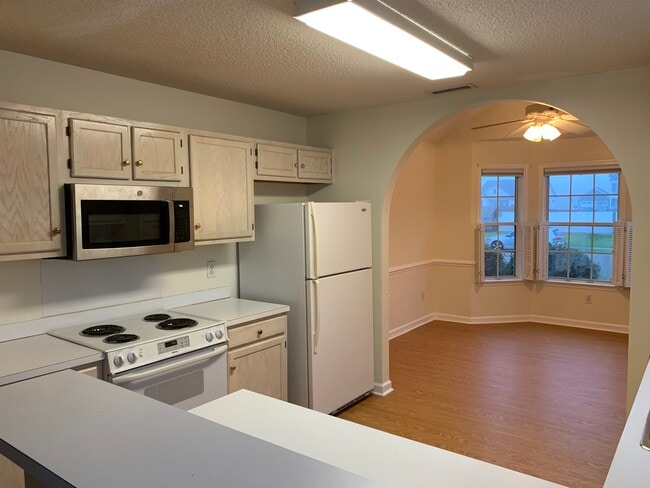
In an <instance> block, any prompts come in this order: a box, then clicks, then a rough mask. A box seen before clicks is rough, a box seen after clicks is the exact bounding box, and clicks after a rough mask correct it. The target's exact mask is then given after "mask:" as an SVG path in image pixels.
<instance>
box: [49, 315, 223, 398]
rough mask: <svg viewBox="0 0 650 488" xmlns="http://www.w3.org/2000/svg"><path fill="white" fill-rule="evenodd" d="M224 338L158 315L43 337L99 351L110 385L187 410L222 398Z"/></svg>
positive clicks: (194, 321)
mask: <svg viewBox="0 0 650 488" xmlns="http://www.w3.org/2000/svg"><path fill="white" fill-rule="evenodd" d="M226 333H227V332H226V326H225V323H224V322H221V321H217V320H213V319H207V318H204V317H197V316H192V315H186V314H179V313H175V312H169V311H166V310H162V311H157V312H156V313H151V314H148V315H138V316H130V317H123V318H120V319H112V320H110V321H108V322H101V323H100V322H98V323H96V324H88V325H87V326H75V327H67V328H62V329H56V330H52V331H50V332H49V335H52V336H54V337H58V338H60V339H64V340H66V341H70V342H74V343H76V344H80V345H82V346H86V347H90V348H92V349H96V350H98V351H102V352H103V353H104V354H105V368H106V371H107V379H108V381H110V382H111V383H114V384H116V385H120V386H123V387H125V388H128V389H129V390H132V391H136V392H138V393H142V394H144V395H146V396H148V397H151V398H154V399H157V400H160V401H162V402H165V403H167V404H170V405H175V406H177V407H179V408H182V409H185V410H189V409H190V408H194V407H197V406H199V405H202V404H204V403H207V402H209V401H212V400H215V399H216V398H219V397H221V396H224V395H226V394H227V393H228V388H227V359H226V349H227V348H226V341H227V336H226Z"/></svg>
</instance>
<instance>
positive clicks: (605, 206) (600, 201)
mask: <svg viewBox="0 0 650 488" xmlns="http://www.w3.org/2000/svg"><path fill="white" fill-rule="evenodd" d="M617 209H618V196H597V197H596V198H595V203H594V210H595V212H594V221H595V222H616V220H617V219H618V211H617Z"/></svg>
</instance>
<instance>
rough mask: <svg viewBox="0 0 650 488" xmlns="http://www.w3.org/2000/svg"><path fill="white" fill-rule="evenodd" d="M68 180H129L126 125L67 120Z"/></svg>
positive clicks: (128, 147)
mask: <svg viewBox="0 0 650 488" xmlns="http://www.w3.org/2000/svg"><path fill="white" fill-rule="evenodd" d="M69 124H70V125H69V131H68V132H69V134H70V176H72V177H75V178H79V177H81V178H109V179H115V180H130V179H131V137H130V133H129V127H128V125H126V124H124V125H120V124H112V123H107V122H96V121H92V120H80V119H70V122H69Z"/></svg>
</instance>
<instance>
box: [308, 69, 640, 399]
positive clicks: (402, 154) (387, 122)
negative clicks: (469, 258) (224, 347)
mask: <svg viewBox="0 0 650 488" xmlns="http://www.w3.org/2000/svg"><path fill="white" fill-rule="evenodd" d="M517 99H519V100H534V101H539V102H543V103H547V104H549V105H553V106H558V107H562V108H563V109H565V110H567V111H568V112H570V113H572V114H574V115H575V116H577V117H578V118H579V119H580V120H582V121H584V122H585V123H586V124H587V125H589V126H590V127H591V128H592V129H593V130H594V131H595V132H596V134H597V135H598V136H599V137H600V138H601V139H602V140H603V142H604V144H605V145H606V146H607V147H608V148H609V149H610V150H611V152H612V153H613V154H614V156H615V158H616V159H617V160H618V162H619V163H620V165H621V167H622V169H623V173H624V174H625V176H626V178H627V181H628V183H629V189H630V196H631V201H632V208H633V209H634V214H635V235H634V248H635V251H636V252H635V257H634V261H633V270H634V278H633V285H634V286H633V288H632V291H631V299H630V354H629V374H628V381H629V388H628V395H629V398H630V399H631V398H633V395H634V393H635V392H636V389H637V387H638V385H639V382H640V379H641V375H642V372H643V369H644V367H645V364H646V362H647V360H648V356H649V355H650V328H649V327H647V325H646V322H647V316H648V315H650V302H648V300H647V299H646V298H645V297H646V296H647V295H648V293H649V291H650V290H648V288H650V284H646V283H650V260H647V259H645V257H644V251H645V250H646V249H648V248H650V225H646V224H645V222H646V221H647V220H648V215H646V213H647V212H648V210H647V209H650V192H649V191H648V188H650V171H648V154H650V139H649V138H648V137H647V135H648V134H649V133H650V118H648V117H647V114H648V112H649V110H650V67H645V68H639V69H631V70H624V71H617V72H610V73H601V74H596V75H590V76H582V77H575V78H567V79H562V80H555V81H550V82H540V83H531V84H520V85H514V86H511V87H504V88H498V89H478V90H467V91H463V92H457V93H452V94H448V95H442V96H437V97H432V98H431V100H428V101H424V102H411V103H404V104H398V105H390V106H384V107H377V108H372V109H366V110H356V111H351V112H345V113H339V114H331V115H326V116H321V117H314V118H311V119H309V121H308V143H309V144H314V145H324V146H326V147H334V148H335V150H336V153H335V155H336V158H335V166H334V170H335V172H336V174H337V181H338V182H339V184H337V185H334V186H332V187H330V188H325V189H323V190H322V191H320V192H319V193H317V194H316V195H315V196H316V198H318V199H323V200H324V199H337V200H347V199H353V198H355V199H357V198H366V199H370V200H371V201H372V203H373V206H374V208H375V212H373V218H374V220H373V224H374V228H373V233H374V240H373V243H374V248H373V252H374V264H375V317H376V319H375V331H376V334H375V337H376V341H375V358H376V364H375V381H376V382H378V383H383V382H385V381H388V380H389V375H388V323H389V314H388V305H387V304H388V300H387V298H388V295H389V289H388V267H389V265H388V264H389V260H388V256H389V254H388V229H389V213H390V201H391V198H392V194H393V186H394V184H395V178H394V175H395V174H396V171H395V170H396V168H397V167H398V166H399V164H400V162H401V161H403V160H405V159H407V158H408V157H409V156H410V153H411V151H412V150H413V149H414V148H415V147H417V145H418V144H419V142H420V139H421V138H422V136H423V134H427V133H428V132H429V131H430V129H431V127H432V126H433V125H434V124H438V123H440V122H442V121H444V120H446V119H447V118H449V117H451V116H452V115H453V114H454V113H457V112H458V111H461V110H464V109H467V108H470V107H474V106H478V105H481V104H484V103H487V102H491V101H500V100H517ZM380 209H381V212H380V211H379V210H380ZM459 254H460V253H459Z"/></svg>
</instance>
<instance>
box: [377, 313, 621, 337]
mask: <svg viewBox="0 0 650 488" xmlns="http://www.w3.org/2000/svg"><path fill="white" fill-rule="evenodd" d="M433 320H442V321H445V322H457V323H460V324H511V323H515V322H535V323H539V324H550V325H561V326H564V327H575V328H578V329H591V330H602V331H605V332H616V333H618V334H628V333H629V327H628V326H627V325H621V324H608V323H605V322H590V321H586V320H574V319H563V318H558V317H548V316H545V315H501V316H499V315H496V316H484V317H466V316H463V315H453V314H446V313H432V314H428V315H425V316H424V317H421V318H419V319H417V320H414V321H412V322H409V323H407V324H404V325H401V326H399V327H397V328H396V329H393V330H391V331H390V332H389V335H388V337H389V339H394V338H395V337H397V336H400V335H402V334H405V333H406V332H409V331H411V330H413V329H416V328H418V327H420V326H422V325H424V324H427V323H429V322H431V321H433Z"/></svg>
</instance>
